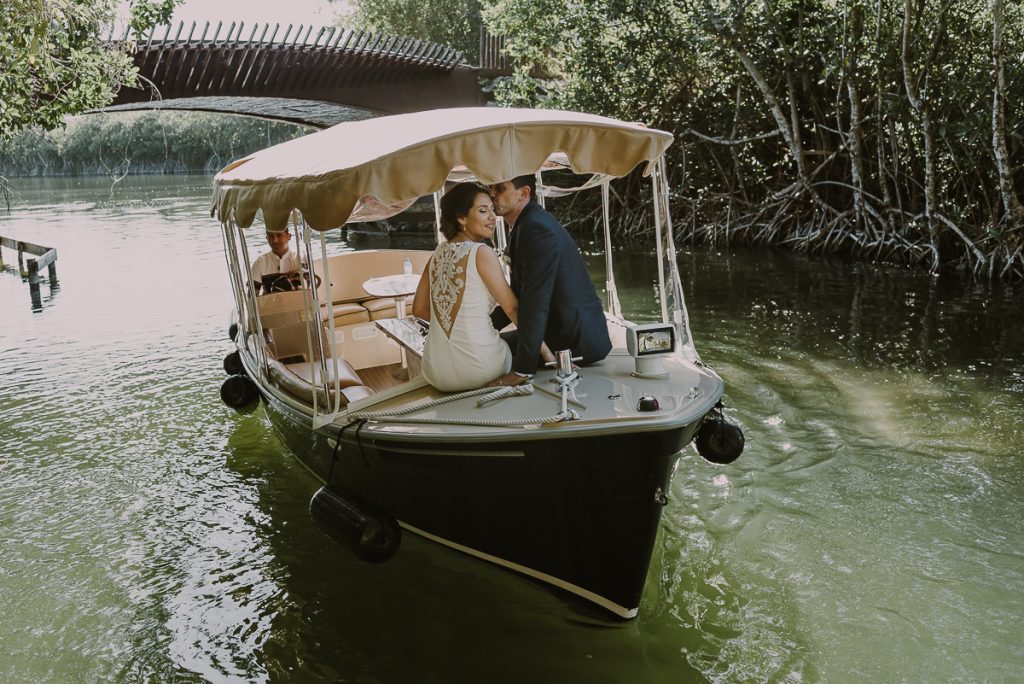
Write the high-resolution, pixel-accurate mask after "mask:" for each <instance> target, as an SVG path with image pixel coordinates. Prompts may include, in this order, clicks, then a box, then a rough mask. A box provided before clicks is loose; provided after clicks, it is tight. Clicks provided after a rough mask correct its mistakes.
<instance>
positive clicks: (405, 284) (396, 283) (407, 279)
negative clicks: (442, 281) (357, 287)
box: [363, 273, 420, 297]
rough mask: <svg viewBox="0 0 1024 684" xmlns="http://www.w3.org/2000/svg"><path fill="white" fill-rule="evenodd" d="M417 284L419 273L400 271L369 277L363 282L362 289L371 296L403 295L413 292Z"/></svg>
mask: <svg viewBox="0 0 1024 684" xmlns="http://www.w3.org/2000/svg"><path fill="white" fill-rule="evenodd" d="M419 284H420V274H419V273H409V274H403V273H400V274H398V275H389V276H379V277H377V278H370V279H369V280H367V281H366V282H365V283H363V290H365V291H366V294H368V295H370V296H371V297H405V296H406V295H411V294H413V293H415V292H416V287H417V286H418V285H419Z"/></svg>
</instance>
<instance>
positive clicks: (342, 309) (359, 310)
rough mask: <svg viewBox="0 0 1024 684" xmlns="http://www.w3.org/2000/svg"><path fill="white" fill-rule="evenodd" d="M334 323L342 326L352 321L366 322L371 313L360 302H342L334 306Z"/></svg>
mask: <svg viewBox="0 0 1024 684" xmlns="http://www.w3.org/2000/svg"><path fill="white" fill-rule="evenodd" d="M333 309H334V325H336V326H338V327H341V326H343V325H351V324H352V323H366V322H368V321H369V320H370V313H369V312H368V311H367V310H366V309H365V308H364V307H363V305H362V304H359V303H358V302H340V303H338V304H335V305H334V307H333Z"/></svg>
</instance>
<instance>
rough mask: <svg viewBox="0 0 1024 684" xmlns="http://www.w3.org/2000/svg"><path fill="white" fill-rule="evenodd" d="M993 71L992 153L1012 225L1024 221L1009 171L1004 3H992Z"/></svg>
mask: <svg viewBox="0 0 1024 684" xmlns="http://www.w3.org/2000/svg"><path fill="white" fill-rule="evenodd" d="M992 68H993V70H994V72H995V74H994V75H995V79H994V80H995V84H994V86H993V88H992V151H993V153H994V155H995V159H996V169H997V171H998V172H999V193H1000V194H1001V195H1002V198H1003V210H1004V211H1005V212H1006V214H1005V217H1004V219H1005V220H1006V222H1007V224H1009V225H1010V226H1013V225H1017V224H1019V223H1021V222H1024V206H1021V203H1020V200H1019V199H1018V198H1017V193H1016V192H1015V191H1014V188H1013V174H1012V172H1011V170H1010V152H1009V149H1008V147H1007V144H1006V115H1005V111H1004V102H1005V101H1006V74H1005V72H1004V70H1003V0H992Z"/></svg>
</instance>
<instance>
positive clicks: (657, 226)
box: [651, 166, 668, 323]
mask: <svg viewBox="0 0 1024 684" xmlns="http://www.w3.org/2000/svg"><path fill="white" fill-rule="evenodd" d="M658 171H659V169H658V167H657V166H656V167H655V168H654V172H653V173H651V192H652V193H653V195H654V196H653V198H652V200H653V201H652V204H653V205H654V240H655V243H656V249H657V258H658V299H660V300H661V322H662V323H668V302H666V301H665V245H664V244H663V243H662V239H661V198H660V196H659V195H660V194H661V193H660V189H661V188H660V185H661V181H660V180H659V173H658Z"/></svg>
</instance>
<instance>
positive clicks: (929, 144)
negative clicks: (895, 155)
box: [900, 0, 939, 268]
mask: <svg viewBox="0 0 1024 684" xmlns="http://www.w3.org/2000/svg"><path fill="white" fill-rule="evenodd" d="M910 4H911V0H904V2H903V36H902V46H901V47H902V49H901V55H900V56H901V62H902V66H903V84H904V87H905V88H906V91H907V99H908V100H910V106H911V107H913V108H914V111H915V112H917V115H918V116H919V117H920V118H921V134H922V136H923V137H924V216H925V221H926V222H927V225H928V241H929V243H930V244H931V248H932V257H933V258H932V266H933V268H938V265H939V245H938V236H937V234H936V229H935V211H936V207H935V199H936V193H935V135H934V133H933V132H932V120H931V115H930V113H929V111H928V103H927V101H925V100H923V99H922V98H921V93H920V91H919V90H918V87H917V80H916V79H915V77H914V69H913V65H912V64H911V62H910V20H911V18H912V11H911V7H910ZM923 67H924V68H923V69H922V76H925V77H926V78H927V71H928V67H927V65H923Z"/></svg>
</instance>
